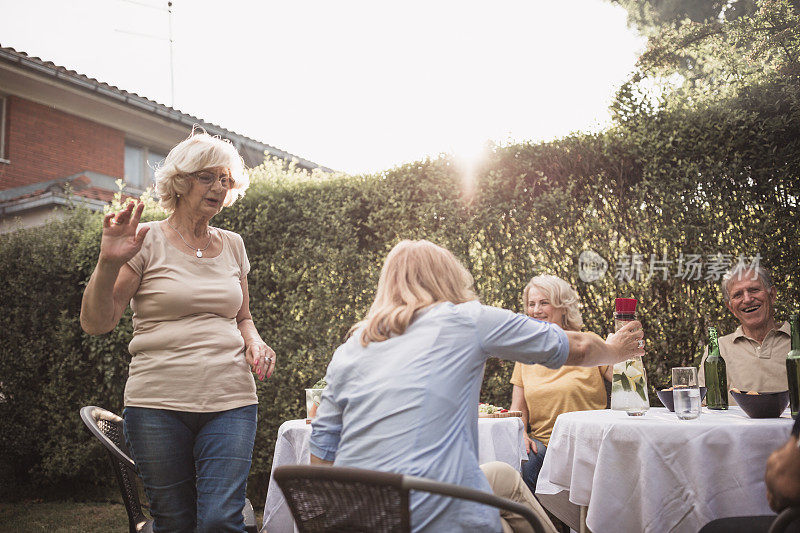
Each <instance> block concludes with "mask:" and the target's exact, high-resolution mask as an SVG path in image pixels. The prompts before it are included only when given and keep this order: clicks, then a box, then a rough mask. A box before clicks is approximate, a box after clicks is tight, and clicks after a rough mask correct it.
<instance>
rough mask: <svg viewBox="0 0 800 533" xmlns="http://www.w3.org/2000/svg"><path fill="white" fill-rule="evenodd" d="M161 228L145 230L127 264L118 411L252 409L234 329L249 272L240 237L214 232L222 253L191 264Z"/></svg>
mask: <svg viewBox="0 0 800 533" xmlns="http://www.w3.org/2000/svg"><path fill="white" fill-rule="evenodd" d="M161 224H162V223H161V222H150V223H147V224H146V225H149V226H150V228H151V229H150V231H149V232H148V233H147V235H146V236H145V239H144V244H143V245H142V249H141V250H140V251H139V253H138V254H136V255H135V256H134V257H133V259H131V260H130V261H129V262H128V265H129V266H130V267H131V268H132V269H133V270H134V271H136V273H137V274H139V275H140V276H141V284H140V285H139V290H138V291H137V292H136V294H135V295H134V297H133V299H132V300H131V309H133V339H132V340H131V342H130V344H129V345H128V349H129V351H130V353H131V355H132V356H133V358H132V359H131V364H130V369H129V375H128V382H127V384H126V385H125V406H126V407H127V406H133V407H150V408H155V409H170V410H176V411H192V412H213V411H225V410H228V409H234V408H237V407H243V406H245V405H252V404H255V403H258V398H257V397H256V385H255V381H254V380H253V376H252V374H251V373H250V367H249V365H248V364H247V362H246V361H245V357H244V339H243V338H242V335H241V333H240V332H239V329H238V327H237V325H236V315H237V314H238V313H239V309H240V308H241V306H242V298H243V296H242V289H241V280H242V279H243V278H244V277H245V276H246V275H247V273H248V272H249V271H250V263H249V262H248V260H247V253H246V252H245V249H244V242H243V241H242V238H241V237H240V236H239V235H237V234H236V233H233V232H230V231H225V230H217V231H219V232H220V234H221V235H222V252H221V253H220V254H219V255H218V256H216V257H202V258H198V257H195V256H193V255H188V254H184V253H182V252H180V251H179V250H177V249H176V248H175V247H174V246H173V245H172V244H171V243H169V242H168V241H167V238H166V236H165V235H164V232H163V230H162V226H161ZM212 231H214V230H212Z"/></svg>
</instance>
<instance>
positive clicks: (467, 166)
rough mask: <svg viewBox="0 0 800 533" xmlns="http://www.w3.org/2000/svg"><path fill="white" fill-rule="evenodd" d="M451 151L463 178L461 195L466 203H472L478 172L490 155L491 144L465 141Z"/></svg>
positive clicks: (470, 140) (472, 140)
mask: <svg viewBox="0 0 800 533" xmlns="http://www.w3.org/2000/svg"><path fill="white" fill-rule="evenodd" d="M451 151H452V153H453V159H454V161H455V165H456V169H457V170H458V173H459V175H460V177H461V194H462V196H463V198H464V200H465V201H470V200H471V199H472V198H473V197H474V195H475V187H476V184H477V180H478V171H479V170H480V167H481V165H482V164H483V163H485V162H486V159H487V155H488V153H489V142H488V141H486V140H482V141H477V140H476V139H465V140H463V141H462V142H461V143H459V144H458V145H457V146H454V147H453V148H452V150H451Z"/></svg>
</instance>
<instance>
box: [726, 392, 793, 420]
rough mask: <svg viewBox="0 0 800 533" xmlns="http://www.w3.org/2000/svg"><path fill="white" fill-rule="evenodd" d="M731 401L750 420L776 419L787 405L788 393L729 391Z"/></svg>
mask: <svg viewBox="0 0 800 533" xmlns="http://www.w3.org/2000/svg"><path fill="white" fill-rule="evenodd" d="M731 395H732V396H733V399H734V400H736V403H738V404H739V407H741V408H742V411H744V412H745V413H747V416H749V417H750V418H778V417H779V416H781V414H782V413H783V411H784V409H786V406H787V405H789V391H788V390H785V391H781V392H762V393H759V394H747V391H746V390H744V391H741V392H736V391H731Z"/></svg>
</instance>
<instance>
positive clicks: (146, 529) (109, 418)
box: [81, 405, 258, 533]
mask: <svg viewBox="0 0 800 533" xmlns="http://www.w3.org/2000/svg"><path fill="white" fill-rule="evenodd" d="M81 419H82V420H83V423H84V424H86V427H88V428H89V431H91V432H92V435H94V436H95V437H97V439H98V440H99V441H100V442H101V443H102V444H103V446H105V448H106V450H107V451H108V455H109V456H110V458H111V465H112V466H113V467H114V473H115V474H116V476H117V483H119V488H120V491H121V492H122V501H123V502H124V503H125V510H126V511H127V512H128V526H129V531H130V533H152V531H153V521H152V520H150V519H149V518H147V516H145V514H144V513H143V512H142V504H141V502H140V501H139V491H138V482H137V480H138V478H139V474H138V473H137V472H136V465H135V464H134V462H133V460H132V459H131V458H130V457H129V456H128V447H127V446H126V444H125V437H124V435H123V433H122V425H123V420H122V418H120V417H119V416H117V415H115V414H114V413H112V412H111V411H106V410H105V409H102V408H100V407H95V406H93V405H89V406H86V407H83V408H82V409H81ZM242 515H244V524H245V530H246V531H247V532H248V533H257V532H258V528H257V527H256V517H255V513H254V512H253V506H252V505H251V504H250V500H245V502H244V509H243V510H242Z"/></svg>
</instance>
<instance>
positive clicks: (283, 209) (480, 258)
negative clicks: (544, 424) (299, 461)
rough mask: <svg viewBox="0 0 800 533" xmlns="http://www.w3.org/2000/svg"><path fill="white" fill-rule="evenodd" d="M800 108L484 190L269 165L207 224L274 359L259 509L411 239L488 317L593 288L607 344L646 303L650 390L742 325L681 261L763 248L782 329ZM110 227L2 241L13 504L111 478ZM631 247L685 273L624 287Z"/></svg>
mask: <svg viewBox="0 0 800 533" xmlns="http://www.w3.org/2000/svg"><path fill="white" fill-rule="evenodd" d="M796 97H797V89H796V88H794V87H793V86H784V85H780V84H775V85H769V86H758V87H752V88H750V89H749V90H748V91H747V92H743V93H741V94H740V95H738V96H737V97H736V98H733V99H730V100H727V101H725V102H721V103H718V104H715V106H704V107H702V108H699V109H698V108H695V109H692V110H689V109H672V110H669V111H667V110H662V111H652V112H646V113H645V112H630V113H628V114H627V116H626V117H623V119H621V120H620V121H619V125H618V126H616V127H615V128H613V129H612V130H610V131H607V132H604V133H602V134H596V135H574V136H571V137H568V138H565V139H561V140H558V141H554V142H550V143H543V144H521V145H513V146H507V147H497V148H495V149H494V150H493V151H492V153H491V154H490V155H489V157H488V159H487V161H485V162H484V164H483V165H482V167H481V168H480V169H478V172H477V176H478V179H477V182H476V183H475V184H473V186H469V185H465V184H464V181H463V178H462V169H461V167H460V166H459V165H458V164H457V162H456V161H454V160H452V159H450V158H448V157H441V158H438V159H434V160H428V161H421V162H417V163H413V164H409V165H405V166H403V167H398V168H395V169H393V170H390V171H386V172H383V173H380V174H377V175H371V176H356V177H347V176H333V177H328V178H320V177H302V176H300V175H299V174H298V173H297V172H295V171H292V170H291V169H290V170H289V171H278V170H276V167H275V165H274V164H271V163H267V164H265V165H264V166H262V167H259V168H258V169H255V171H254V174H253V185H252V186H251V188H250V190H249V191H248V193H247V195H246V196H245V198H244V199H242V200H241V201H239V202H238V203H237V204H235V205H234V206H232V207H230V208H228V209H226V210H224V211H223V213H221V214H220V215H219V216H218V217H217V218H216V219H215V221H214V223H215V224H216V225H219V226H221V227H224V228H228V229H231V230H233V231H236V232H239V233H240V234H241V235H242V236H243V238H244V242H245V244H246V246H247V251H248V255H249V257H250V262H251V265H252V270H251V272H250V275H249V283H250V298H251V305H250V306H251V310H252V313H253V316H254V320H255V323H256V325H257V327H258V329H259V331H260V332H261V334H262V335H263V337H264V338H265V339H266V340H267V342H268V343H269V344H270V345H271V346H272V347H273V348H274V349H275V351H276V353H277V355H278V369H277V371H276V372H275V375H274V376H273V378H272V379H270V380H268V381H265V382H263V383H258V392H259V398H260V405H259V429H258V435H257V441H256V449H255V454H254V463H253V468H252V471H251V477H250V485H249V486H250V497H251V499H252V500H253V501H254V502H257V503H258V502H261V501H263V499H264V494H265V490H266V482H267V478H268V475H269V469H270V463H271V457H272V452H273V449H274V440H275V435H276V432H277V428H278V426H279V425H280V424H281V422H282V421H284V420H287V419H291V418H298V417H301V416H303V415H304V401H303V388H305V387H307V386H309V385H310V384H312V383H313V382H314V381H316V380H317V379H318V378H319V377H321V376H322V375H323V373H324V371H325V367H326V364H327V362H328V361H329V359H330V357H331V354H332V353H333V350H334V349H335V347H336V346H337V345H338V344H339V343H341V342H342V340H343V338H344V336H345V334H346V332H347V330H348V328H349V327H350V326H351V325H352V324H353V323H354V322H355V321H357V320H358V319H359V318H360V317H362V316H363V315H364V313H365V311H366V309H367V307H368V305H369V303H370V301H371V299H372V297H373V294H374V290H375V285H376V282H377V277H378V273H379V269H380V265H381V262H382V259H383V257H384V256H385V254H386V253H387V251H388V250H389V249H390V248H391V246H392V245H393V244H394V243H396V242H397V241H398V240H399V239H401V238H423V237H424V238H427V239H430V240H432V241H434V242H437V243H440V244H442V245H444V246H446V247H447V248H449V249H451V250H452V251H453V252H454V253H455V254H456V255H457V256H458V257H460V258H461V259H462V260H463V261H464V263H465V264H466V265H467V266H468V267H469V269H470V270H471V272H472V273H473V275H474V276H475V279H476V283H477V286H478V289H479V292H480V295H481V298H482V300H483V301H484V302H485V303H488V304H492V305H499V306H504V307H507V308H511V309H514V310H518V311H520V310H521V305H520V293H521V290H522V288H523V286H524V285H525V283H526V281H527V280H528V278H530V277H531V276H532V275H534V274H540V273H553V274H556V275H558V276H561V277H563V278H565V279H567V280H569V281H570V282H572V283H573V285H574V286H575V287H576V288H577V290H578V292H579V293H580V296H581V299H582V302H583V306H584V318H585V322H586V326H587V329H589V330H592V331H595V332H597V333H600V334H602V335H605V334H606V333H608V332H609V331H610V329H611V327H612V320H611V313H612V306H613V299H614V298H615V297H617V296H633V297H637V298H638V299H639V300H640V302H641V304H640V316H641V320H642V322H643V323H644V327H645V331H646V336H647V347H648V355H647V358H646V365H647V369H648V372H649V376H650V382H651V385H661V384H663V383H664V382H665V381H666V380H667V379H668V369H669V367H671V366H677V365H684V364H688V363H691V362H692V361H693V360H694V359H695V358H696V356H697V354H698V352H699V351H700V350H701V348H702V345H703V344H704V343H705V340H706V339H705V334H704V331H705V328H706V326H708V325H711V324H717V325H719V326H720V327H721V329H722V331H723V332H729V331H732V329H733V328H734V326H735V324H734V321H733V320H732V317H731V316H730V315H729V313H728V312H727V311H726V310H725V309H724V307H723V306H722V301H721V297H720V294H719V283H718V281H716V280H714V279H708V280H706V279H701V280H684V279H680V278H676V277H675V273H676V269H677V261H678V260H679V257H680V254H685V255H688V254H702V257H703V260H704V261H708V259H709V256H710V255H711V254H716V253H724V254H731V255H733V256H736V255H739V254H744V255H746V256H753V255H756V254H759V255H760V256H761V258H762V259H761V260H762V263H764V264H766V265H768V266H770V267H772V268H773V269H774V271H775V273H776V274H777V276H776V280H777V282H778V287H779V303H778V306H777V310H778V318H783V317H785V316H786V314H787V311H788V310H789V308H794V307H795V306H796V304H797V301H798V297H800V294H799V293H798V291H799V290H800V289H799V288H798V284H797V281H796V280H797V274H798V269H799V268H800V267H798V248H797V242H798V231H797V214H798V205H797V202H798V198H799V197H800V190H799V189H800V187H799V186H798V176H799V175H800V110H799V108H798V106H797V105H796V102H797V101H798V100H797V98H796ZM99 232H100V218H99V216H98V215H90V214H87V213H84V212H80V211H76V212H75V213H74V214H73V215H72V216H70V217H69V218H68V219H67V220H66V221H64V222H60V223H53V224H49V225H47V226H44V227H41V228H37V229H32V230H24V231H20V232H17V233H14V234H11V235H5V236H2V237H0V294H2V296H3V297H2V304H0V310H1V312H0V332H2V333H0V393H2V395H3V398H2V399H0V483H3V484H4V486H3V487H2V488H3V489H5V490H4V494H5V495H6V497H8V496H9V495H11V494H12V490H10V489H14V488H20V487H23V488H24V487H28V488H32V489H36V490H37V491H41V490H43V489H56V488H59V487H61V488H63V487H88V486H90V485H101V486H102V485H104V484H107V483H108V482H109V481H110V479H111V478H110V476H109V471H108V468H107V464H106V462H105V458H104V457H103V456H102V453H101V450H100V449H99V446H98V445H96V444H95V443H94V442H93V441H92V439H91V438H90V437H89V435H88V434H87V432H86V431H85V430H84V428H83V427H82V425H81V423H80V421H79V418H78V409H79V407H80V406H82V405H86V404H97V405H102V406H106V407H108V408H110V409H112V410H115V411H117V412H119V411H120V410H121V407H122V406H121V401H122V389H123V387H124V382H125V378H126V372H127V363H128V361H129V358H130V356H129V355H128V353H127V342H128V341H129V339H130V330H131V326H130V317H129V315H126V316H125V317H124V318H123V320H122V322H121V323H120V325H119V326H118V327H117V329H116V330H115V331H114V332H112V333H110V334H107V335H104V336H100V337H89V336H87V335H85V334H83V333H82V332H81V330H80V327H79V324H78V312H79V308H80V297H81V291H82V289H83V286H84V284H85V282H86V280H87V279H88V277H89V275H90V273H91V270H92V268H93V265H94V261H95V260H96V256H97V251H98V243H99ZM589 249H590V250H593V251H595V252H596V253H598V254H600V255H601V256H602V257H603V258H605V259H606V260H607V261H608V263H609V272H608V273H607V274H606V275H605V276H604V277H602V278H601V279H600V280H598V281H596V282H593V283H587V282H583V281H581V280H580V278H579V277H578V270H577V260H578V256H579V254H580V253H581V252H582V251H584V250H589ZM634 253H635V254H642V255H643V256H644V258H645V260H646V261H649V258H650V255H651V254H655V256H657V257H658V258H659V259H661V258H666V259H667V260H672V261H674V263H673V264H672V265H670V267H671V269H672V270H671V271H670V272H669V275H668V276H667V279H662V278H661V277H660V276H656V277H652V278H649V279H645V278H642V279H641V280H638V281H637V280H634V281H630V282H628V281H624V280H617V279H615V278H614V276H613V274H614V271H615V267H616V264H617V261H619V260H621V259H622V258H624V257H625V256H627V255H629V254H634ZM644 273H645V274H646V273H647V269H645V271H644ZM702 273H703V275H705V274H706V273H707V271H706V270H705V269H704V270H703V272H702ZM511 368H512V365H511V364H510V363H506V362H502V361H497V360H491V361H490V362H489V364H488V365H487V370H486V376H485V379H484V384H483V390H482V396H483V399H484V400H485V401H489V402H491V403H495V404H504V405H508V403H509V401H510V386H509V385H508V378H509V376H510V372H511Z"/></svg>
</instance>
